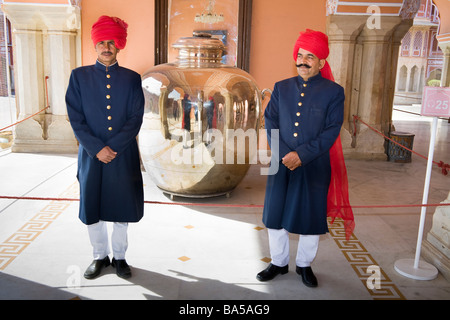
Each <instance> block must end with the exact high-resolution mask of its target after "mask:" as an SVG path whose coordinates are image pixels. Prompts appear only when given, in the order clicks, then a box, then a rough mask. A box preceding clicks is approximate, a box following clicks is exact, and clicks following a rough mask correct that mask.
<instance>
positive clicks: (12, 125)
mask: <svg viewBox="0 0 450 320" xmlns="http://www.w3.org/2000/svg"><path fill="white" fill-rule="evenodd" d="M48 108H50V106H48V107H45V108H44V109H42V110H39V111H38V112H36V113H33V114H32V115H31V116H29V117H26V118H25V119H22V120H20V121H17V122H16V123H13V124H11V125H9V126H7V127H4V128H1V129H0V132H1V131H3V130H6V129H8V128H11V127H14V126H15V125H17V124H19V123H21V122H24V121H25V120H28V119H30V118H32V117H34V116H35V115H37V114H38V113H40V112H42V111H44V110H47V109H48Z"/></svg>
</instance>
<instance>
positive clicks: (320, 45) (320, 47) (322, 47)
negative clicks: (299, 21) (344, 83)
mask: <svg viewBox="0 0 450 320" xmlns="http://www.w3.org/2000/svg"><path fill="white" fill-rule="evenodd" d="M300 48H302V49H304V50H307V51H309V52H311V53H313V54H314V55H315V56H316V57H317V58H319V59H321V60H322V59H326V58H328V54H329V53H330V50H329V49H328V37H327V35H326V34H324V33H322V32H320V31H314V30H311V29H306V31H305V32H300V36H299V37H298V39H297V41H296V42H295V46H294V60H297V54H298V49H300ZM320 73H321V74H322V77H324V78H326V79H329V80H332V81H334V78H333V74H332V73H331V68H330V65H329V64H328V62H325V66H324V67H323V68H322V70H320Z"/></svg>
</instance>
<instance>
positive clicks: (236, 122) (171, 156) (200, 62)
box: [139, 34, 261, 197]
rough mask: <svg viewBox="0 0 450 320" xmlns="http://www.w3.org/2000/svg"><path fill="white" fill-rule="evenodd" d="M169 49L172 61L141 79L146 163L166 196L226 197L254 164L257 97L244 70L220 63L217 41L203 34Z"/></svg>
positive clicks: (220, 48)
mask: <svg viewBox="0 0 450 320" xmlns="http://www.w3.org/2000/svg"><path fill="white" fill-rule="evenodd" d="M173 46H174V47H175V48H177V49H178V50H179V56H178V60H177V61H176V62H173V63H166V64H162V65H158V66H155V67H153V68H151V69H150V70H149V71H147V72H146V73H145V74H144V75H143V76H142V87H143V89H144V94H145V114H144V122H143V125H142V128H141V131H140V134H139V149H140V152H141V157H142V161H143V165H144V167H145V170H146V172H147V174H149V175H150V177H151V178H152V180H153V181H154V182H155V184H156V185H157V186H158V187H159V188H160V189H162V190H163V191H164V192H166V193H168V194H169V195H171V196H173V195H181V196H186V197H209V196H215V195H221V194H229V193H230V192H231V191H232V190H233V189H234V188H235V187H236V186H237V185H238V184H239V182H240V181H241V180H242V179H243V177H244V176H245V174H246V173H247V171H248V169H249V167H250V165H251V164H252V163H256V157H257V147H258V146H257V141H258V139H257V137H258V122H259V121H258V120H259V112H260V106H261V93H260V91H259V89H258V88H257V86H256V84H255V81H254V79H253V78H252V77H251V76H250V75H249V74H248V73H247V72H245V71H243V70H241V69H239V68H235V67H231V66H227V65H224V64H222V62H221V60H222V56H223V52H224V49H225V48H224V46H223V43H222V42H221V41H220V40H218V39H215V38H211V37H210V36H209V35H205V34H201V35H194V36H193V37H186V38H181V39H179V40H178V41H177V42H176V43H175V44H174V45H173Z"/></svg>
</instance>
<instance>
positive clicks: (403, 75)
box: [397, 66, 408, 91]
mask: <svg viewBox="0 0 450 320" xmlns="http://www.w3.org/2000/svg"><path fill="white" fill-rule="evenodd" d="M407 77H408V68H406V66H402V67H401V68H400V72H399V74H398V84H397V91H406V79H407Z"/></svg>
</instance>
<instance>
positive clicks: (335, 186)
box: [294, 29, 355, 240]
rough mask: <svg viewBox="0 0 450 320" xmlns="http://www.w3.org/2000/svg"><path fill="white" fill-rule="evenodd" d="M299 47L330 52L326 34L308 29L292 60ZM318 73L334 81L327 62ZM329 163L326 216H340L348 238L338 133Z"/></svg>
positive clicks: (349, 213)
mask: <svg viewBox="0 0 450 320" xmlns="http://www.w3.org/2000/svg"><path fill="white" fill-rule="evenodd" d="M299 48H302V49H303V50H306V51H309V52H311V53H313V54H314V55H315V56H316V57H317V58H319V59H326V58H327V57H328V54H329V53H330V50H329V48H328V37H327V35H326V34H324V33H322V32H320V31H313V30H310V29H306V31H305V32H300V36H299V37H298V39H297V41H296V42H295V46H294V60H296V61H297V54H298V49H299ZM320 73H321V75H322V77H324V78H326V79H329V80H331V81H334V77H333V74H332V73H331V68H330V65H329V64H328V62H325V66H324V67H323V68H322V70H320ZM330 165H331V181H330V186H329V189H328V199H327V216H328V217H330V218H331V219H332V220H331V222H332V223H333V222H334V219H335V218H341V219H342V220H343V221H344V229H345V235H346V238H347V240H348V239H349V238H350V237H351V235H352V233H353V230H354V228H355V221H354V217H353V210H352V207H351V206H350V201H349V195H348V179H347V169H346V167H345V160H344V154H343V152H342V144H341V137H340V135H339V136H338V137H337V139H336V142H335V143H334V144H333V146H332V147H331V148H330Z"/></svg>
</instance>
